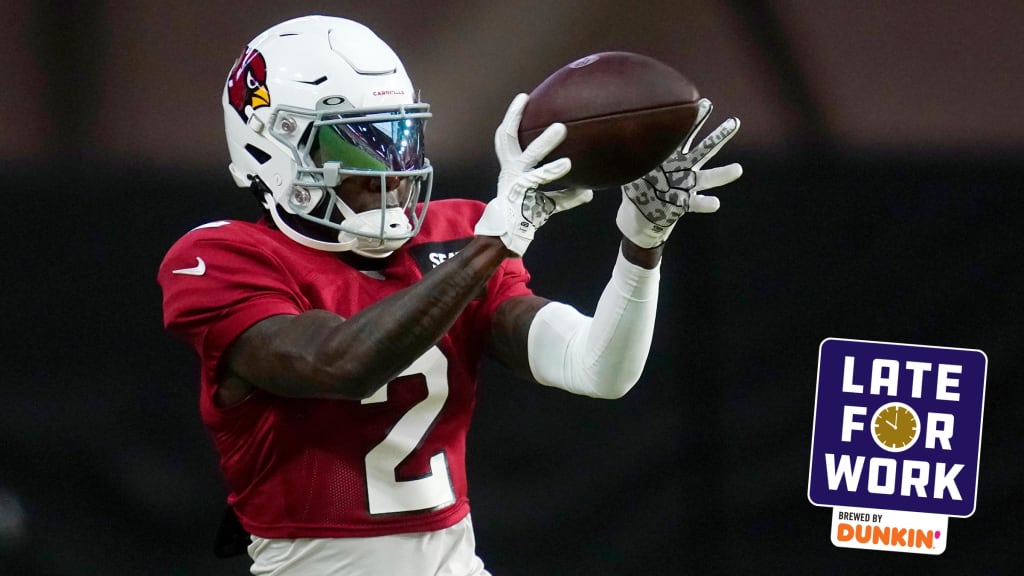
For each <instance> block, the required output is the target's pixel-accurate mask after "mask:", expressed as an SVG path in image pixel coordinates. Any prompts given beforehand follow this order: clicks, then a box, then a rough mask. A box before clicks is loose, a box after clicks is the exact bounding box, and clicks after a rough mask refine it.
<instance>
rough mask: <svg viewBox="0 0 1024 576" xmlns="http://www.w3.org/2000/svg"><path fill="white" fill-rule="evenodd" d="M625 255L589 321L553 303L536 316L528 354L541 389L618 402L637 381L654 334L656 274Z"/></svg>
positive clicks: (658, 273)
mask: <svg viewBox="0 0 1024 576" xmlns="http://www.w3.org/2000/svg"><path fill="white" fill-rule="evenodd" d="M627 250H629V249H628V248H627V247H626V246H625V243H624V245H623V250H622V255H621V257H620V258H619V259H618V260H617V261H616V264H615V269H614V271H613V273H612V278H611V281H610V282H609V283H608V285H607V287H606V288H605V290H604V292H603V293H602V295H601V298H600V300H599V301H598V304H597V309H596V310H595V311H594V316H593V318H588V317H586V316H584V315H582V314H580V313H579V312H578V311H576V310H575V309H574V308H572V307H570V306H567V305H565V304H558V303H553V304H549V305H547V306H545V307H544V308H542V309H540V310H539V311H538V312H537V314H536V316H535V317H534V319H533V323H532V324H531V326H530V334H529V342H528V348H529V361H530V369H531V370H532V372H533V376H534V378H535V379H536V380H537V381H538V382H540V383H541V384H545V385H548V386H554V387H557V388H562V389H565V390H568V391H570V392H572V393H574V394H582V395H586V396H593V397H596V398H619V397H621V396H623V395H624V394H625V393H626V392H628V391H629V390H630V389H631V388H632V387H633V385H634V384H636V382H637V380H639V378H640V374H641V373H642V371H643V368H644V364H645V363H646V361H647V354H648V351H649V350H650V345H651V340H652V338H653V334H654V317H655V312H656V310H657V305H658V282H659V278H660V268H659V267H658V266H657V263H656V262H654V265H653V267H652V268H646V267H644V266H641V265H639V264H637V263H635V262H632V261H630V259H629V257H628V256H627ZM641 250H642V249H641ZM642 251H643V252H651V251H649V250H642ZM658 254H660V250H658ZM634 256H637V255H636V254H634ZM639 256H641V257H644V256H645V255H639ZM646 256H651V257H653V256H655V254H654V253H653V252H651V253H650V254H646ZM644 261H645V262H650V261H651V260H644Z"/></svg>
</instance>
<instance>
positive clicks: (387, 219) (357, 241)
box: [263, 192, 412, 258]
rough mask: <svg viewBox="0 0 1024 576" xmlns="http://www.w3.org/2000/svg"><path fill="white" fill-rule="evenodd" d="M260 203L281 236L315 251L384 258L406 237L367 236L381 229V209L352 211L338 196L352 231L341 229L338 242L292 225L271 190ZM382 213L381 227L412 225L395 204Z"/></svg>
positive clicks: (404, 228) (403, 228) (397, 228)
mask: <svg viewBox="0 0 1024 576" xmlns="http://www.w3.org/2000/svg"><path fill="white" fill-rule="evenodd" d="M263 206H264V207H266V208H267V211H268V212H270V217H271V219H272V220H273V221H274V224H275V225H277V228H278V229H279V230H280V231H281V232H282V233H283V234H284V235H285V236H287V237H288V238H289V239H291V240H294V241H295V242H296V243H298V244H301V245H303V246H306V247H308V248H313V249H315V250H323V251H325V252H348V251H352V252H354V253H356V254H359V255H360V256H365V257H367V258H386V257H388V256H390V255H391V254H392V253H393V252H394V251H395V250H397V249H398V248H400V247H401V246H402V245H403V244H405V243H406V241H408V240H409V239H408V238H392V239H385V240H379V239H374V238H369V237H367V236H369V235H371V234H376V233H379V232H380V231H381V210H380V209H374V210H367V211H365V212H359V213H356V212H354V211H353V210H352V209H351V208H350V207H349V206H348V205H347V204H345V202H344V201H343V200H341V199H340V198H339V199H338V200H337V204H336V206H337V207H338V210H339V211H340V212H341V213H342V215H343V216H344V217H345V223H346V225H347V227H348V228H349V229H350V230H353V231H354V232H356V233H353V232H348V231H345V230H342V231H340V232H339V233H338V242H324V241H323V240H317V239H315V238H310V237H309V236H306V235H304V234H302V233H300V232H299V231H297V230H295V229H294V228H292V227H291V225H289V224H288V223H287V222H286V221H285V220H284V218H282V217H281V214H280V213H279V212H278V205H277V202H275V201H274V196H273V193H271V192H267V193H266V194H264V198H263ZM383 212H384V215H383V218H384V228H383V229H384V230H392V229H393V230H394V231H395V232H399V233H400V232H409V231H411V230H412V224H410V222H409V218H408V216H406V214H405V211H404V210H403V209H401V208H397V207H396V208H388V209H386V210H384V211H383ZM359 232H365V233H366V234H367V236H361V235H359V234H357V233H359Z"/></svg>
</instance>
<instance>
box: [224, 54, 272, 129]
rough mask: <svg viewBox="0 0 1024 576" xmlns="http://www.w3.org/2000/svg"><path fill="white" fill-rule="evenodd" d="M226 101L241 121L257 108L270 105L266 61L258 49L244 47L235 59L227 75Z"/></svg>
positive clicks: (245, 120)
mask: <svg viewBox="0 0 1024 576" xmlns="http://www.w3.org/2000/svg"><path fill="white" fill-rule="evenodd" d="M228 102H229V103H230V104H231V106H232V107H233V108H234V109H235V111H236V112H238V115H239V116H240V117H241V118H242V121H243V122H247V121H248V120H249V117H250V116H252V113H253V112H254V111H255V110H256V109H257V108H263V107H264V106H270V91H269V90H268V89H267V61H266V60H264V59H263V54H260V52H259V50H256V49H254V48H246V49H245V51H243V52H242V55H241V56H239V57H238V60H236V61H235V66H234V68H232V69H231V74H229V75H228Z"/></svg>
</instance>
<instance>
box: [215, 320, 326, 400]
mask: <svg viewBox="0 0 1024 576" xmlns="http://www.w3.org/2000/svg"><path fill="white" fill-rule="evenodd" d="M342 322H344V319H343V318H341V317H340V316H338V315H336V314H332V313H330V312H326V311H323V310H311V311H309V312H304V313H302V314H298V315H292V314H280V315H275V316H270V317H268V318H265V319H263V320H260V321H259V322H257V323H256V324H253V325H252V326H250V327H249V328H247V329H246V330H245V331H243V332H242V333H241V334H240V335H239V336H238V337H237V338H236V339H235V340H234V341H233V342H232V343H231V345H230V346H229V347H228V349H227V351H226V353H225V355H224V359H223V360H222V362H221V366H220V373H221V384H222V389H224V392H219V393H218V396H219V397H222V398H223V397H224V396H226V395H231V394H230V392H231V390H232V389H234V388H239V387H244V386H248V387H250V388H260V389H262V390H266V391H267V392H270V393H272V394H277V395H279V396H289V397H297V398H307V397H313V396H320V397H324V396H332V393H331V392H330V391H329V387H328V386H327V385H325V381H329V380H330V377H329V376H327V375H326V374H325V370H324V366H323V365H322V364H321V363H320V362H319V358H318V350H319V349H320V346H321V345H322V343H323V342H324V341H325V340H326V335H327V334H328V333H329V332H330V331H331V330H332V329H333V328H335V327H336V326H337V325H338V324H340V323H342ZM335 392H336V391H335ZM339 395H340V394H339Z"/></svg>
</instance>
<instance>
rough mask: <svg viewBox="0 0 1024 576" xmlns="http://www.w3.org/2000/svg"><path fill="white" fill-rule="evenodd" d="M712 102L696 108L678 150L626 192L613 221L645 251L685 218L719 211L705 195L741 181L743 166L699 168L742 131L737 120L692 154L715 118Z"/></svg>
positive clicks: (714, 200)
mask: <svg viewBox="0 0 1024 576" xmlns="http://www.w3.org/2000/svg"><path fill="white" fill-rule="evenodd" d="M711 109H712V105H711V101H710V100H708V99H707V98H702V99H701V100H700V101H699V102H698V103H697V120H696V122H695V123H694V125H693V128H692V129H691V130H690V133H689V134H687V136H686V139H685V140H684V141H683V143H682V144H680V145H679V148H677V149H676V151H675V152H673V153H672V155H671V156H669V157H668V159H666V160H665V161H664V162H662V163H661V165H660V166H658V167H657V168H655V169H654V170H652V171H651V172H650V173H648V174H647V175H646V176H644V177H642V178H640V179H638V180H634V181H633V182H630V183H629V184H626V185H624V186H623V187H622V203H621V204H620V205H619V213H618V215H617V216H616V218H615V222H616V224H618V226H619V230H621V231H622V235H623V236H625V237H626V238H628V239H629V240H631V241H632V242H633V243H634V244H636V245H637V246H640V247H642V248H653V247H655V246H658V245H660V244H662V243H664V242H665V240H666V239H668V236H669V234H671V233H672V228H674V227H675V225H676V221H677V220H679V218H680V217H681V216H682V215H683V214H686V213H687V212H704V213H710V212H714V211H716V210H718V206H719V202H718V198H717V197H715V196H702V195H701V194H699V193H700V192H701V191H704V190H707V189H709V188H715V187H717V186H724V185H725V184H728V183H730V182H732V181H733V180H736V179H737V178H739V177H740V176H742V175H743V168H742V167H741V166H740V165H739V164H735V163H734V164H729V165H728V166H721V167H719V168H709V169H707V170H701V166H703V165H704V163H705V162H707V161H708V160H710V159H711V157H712V156H714V155H715V154H717V153H718V151H719V150H720V149H721V148H722V146H724V145H725V143H726V142H728V141H729V139H730V138H732V137H733V136H734V135H735V134H736V132H737V131H738V130H739V129H740V121H739V119H738V118H729V119H728V120H726V121H725V122H723V123H722V124H721V125H720V126H719V127H718V128H716V129H715V131H714V132H712V133H711V134H710V135H708V136H707V137H706V138H704V140H702V141H701V143H700V144H699V145H697V148H696V149H695V150H692V151H691V150H690V144H691V143H692V142H693V138H694V136H696V135H697V132H699V131H700V129H701V126H703V125H704V122H705V121H706V120H707V119H708V116H709V115H710V114H711Z"/></svg>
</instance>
